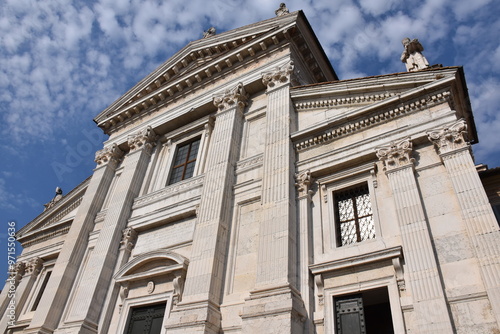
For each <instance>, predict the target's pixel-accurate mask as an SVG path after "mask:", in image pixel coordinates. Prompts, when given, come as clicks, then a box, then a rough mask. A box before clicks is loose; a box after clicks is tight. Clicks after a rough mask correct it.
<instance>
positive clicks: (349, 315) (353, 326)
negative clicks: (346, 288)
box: [335, 295, 366, 334]
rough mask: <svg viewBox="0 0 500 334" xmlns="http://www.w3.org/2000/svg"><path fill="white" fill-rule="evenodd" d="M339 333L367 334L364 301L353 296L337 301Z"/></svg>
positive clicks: (336, 311)
mask: <svg viewBox="0 0 500 334" xmlns="http://www.w3.org/2000/svg"><path fill="white" fill-rule="evenodd" d="M335 313H336V322H337V333H339V334H366V327H365V317H364V308H363V299H362V298H361V295H352V296H348V297H340V298H336V299H335Z"/></svg>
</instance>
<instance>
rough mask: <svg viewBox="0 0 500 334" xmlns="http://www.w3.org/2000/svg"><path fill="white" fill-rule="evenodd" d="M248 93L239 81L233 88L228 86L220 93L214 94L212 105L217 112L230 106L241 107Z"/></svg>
mask: <svg viewBox="0 0 500 334" xmlns="http://www.w3.org/2000/svg"><path fill="white" fill-rule="evenodd" d="M247 99H248V94H247V92H246V91H245V87H244V86H243V83H242V82H240V83H238V84H237V85H236V87H234V88H229V89H226V90H225V91H224V93H222V94H218V95H215V96H214V105H215V106H216V107H217V109H218V111H219V112H222V111H226V110H228V109H230V108H235V107H239V108H241V109H243V108H244V107H245V106H246V105H247Z"/></svg>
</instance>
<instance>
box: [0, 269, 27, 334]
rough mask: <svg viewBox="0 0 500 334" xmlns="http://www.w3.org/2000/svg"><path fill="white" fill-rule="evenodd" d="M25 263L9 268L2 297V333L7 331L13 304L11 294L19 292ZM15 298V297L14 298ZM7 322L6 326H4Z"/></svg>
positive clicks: (0, 323)
mask: <svg viewBox="0 0 500 334" xmlns="http://www.w3.org/2000/svg"><path fill="white" fill-rule="evenodd" d="M24 269H25V263H24V262H17V263H16V264H14V265H12V266H9V272H8V277H7V280H6V281H5V285H4V288H3V290H2V294H1V295H0V316H2V319H0V333H3V332H4V331H5V328H6V327H7V313H6V311H7V310H8V306H9V303H10V302H11V294H12V292H13V291H14V290H17V287H18V286H19V282H21V279H22V277H23V275H24ZM14 298H15V296H14ZM4 321H5V324H4Z"/></svg>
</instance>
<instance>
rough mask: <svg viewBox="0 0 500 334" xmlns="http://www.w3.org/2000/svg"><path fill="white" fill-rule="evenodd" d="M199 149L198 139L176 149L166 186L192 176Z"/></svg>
mask: <svg viewBox="0 0 500 334" xmlns="http://www.w3.org/2000/svg"><path fill="white" fill-rule="evenodd" d="M199 147H200V138H197V139H195V140H193V141H190V142H188V143H185V144H183V145H181V146H179V147H177V152H176V153H175V158H174V164H173V167H172V173H171V174H170V180H169V182H168V184H174V183H176V182H179V181H182V180H185V179H189V178H190V177H192V176H193V173H194V167H195V165H196V156H197V155H198V149H199Z"/></svg>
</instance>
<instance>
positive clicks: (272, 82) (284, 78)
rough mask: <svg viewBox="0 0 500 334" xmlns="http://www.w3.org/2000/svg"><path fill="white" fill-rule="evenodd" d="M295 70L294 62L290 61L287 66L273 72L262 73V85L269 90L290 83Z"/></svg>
mask: <svg viewBox="0 0 500 334" xmlns="http://www.w3.org/2000/svg"><path fill="white" fill-rule="evenodd" d="M293 69H294V65H293V61H290V62H289V63H287V64H284V65H282V66H278V67H276V68H275V69H274V70H272V71H269V72H264V73H262V83H263V84H264V85H265V86H266V87H268V88H273V87H275V86H276V85H278V84H283V83H287V82H290V76H291V74H292V73H293Z"/></svg>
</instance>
